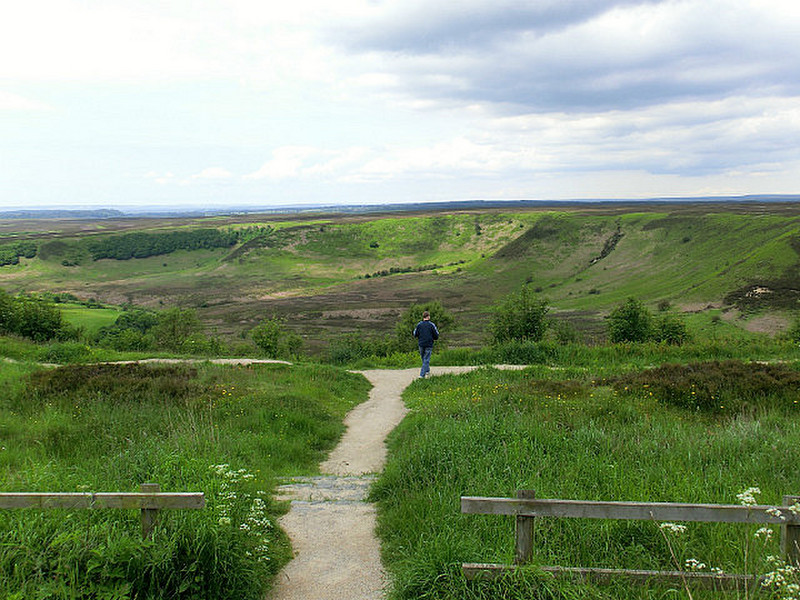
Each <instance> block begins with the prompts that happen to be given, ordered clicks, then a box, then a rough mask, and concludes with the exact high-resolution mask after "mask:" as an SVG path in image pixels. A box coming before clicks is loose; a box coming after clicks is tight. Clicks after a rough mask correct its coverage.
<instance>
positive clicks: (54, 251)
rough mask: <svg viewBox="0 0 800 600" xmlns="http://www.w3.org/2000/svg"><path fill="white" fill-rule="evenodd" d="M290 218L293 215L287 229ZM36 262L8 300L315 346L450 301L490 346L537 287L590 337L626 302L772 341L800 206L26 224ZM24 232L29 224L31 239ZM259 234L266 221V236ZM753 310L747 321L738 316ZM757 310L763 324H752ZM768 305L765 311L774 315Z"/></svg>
mask: <svg viewBox="0 0 800 600" xmlns="http://www.w3.org/2000/svg"><path fill="white" fill-rule="evenodd" d="M281 219H283V220H281ZM19 227H20V228H21V229H20V230H18V231H13V230H12V229H11V228H12V224H11V223H10V222H6V223H2V224H0V228H2V230H3V231H4V235H6V234H7V235H8V236H9V239H11V238H12V237H13V239H15V240H21V239H30V240H35V241H36V242H37V243H38V245H39V251H38V254H37V256H36V257H34V258H21V259H20V264H19V265H10V266H5V267H2V268H0V286H2V287H3V288H4V289H6V290H7V291H11V292H14V291H19V290H28V291H45V290H47V291H58V292H70V293H73V294H75V295H76V296H78V297H79V298H81V299H87V298H90V297H94V298H97V299H98V300H99V301H101V302H104V303H110V304H121V303H124V302H129V303H133V304H137V305H143V306H149V307H159V306H171V305H181V306H191V307H196V308H198V309H199V311H200V314H201V317H203V318H204V320H206V321H207V322H208V323H209V326H211V327H213V328H215V329H216V330H217V331H218V332H220V333H221V334H223V335H228V336H230V337H232V338H233V337H235V336H236V335H237V334H239V333H240V332H241V331H243V330H246V329H248V328H250V327H252V326H253V325H255V324H256V323H257V322H258V321H259V320H260V319H262V318H264V317H267V316H270V315H272V314H278V315H282V316H286V317H288V318H289V322H290V325H291V327H293V328H294V329H295V330H296V331H297V332H299V333H301V334H302V335H303V336H304V337H305V338H306V340H307V342H308V343H309V345H310V346H311V347H314V346H317V345H320V344H322V343H324V341H325V340H326V339H328V338H330V336H331V335H332V334H335V333H341V332H348V331H353V330H355V329H357V328H359V327H361V328H364V329H368V330H370V331H374V332H384V331H389V330H391V329H392V327H393V326H394V323H395V321H396V317H397V315H398V314H399V312H400V311H401V310H402V309H404V308H405V307H406V306H408V305H409V304H410V303H413V302H421V301H425V300H429V299H440V300H441V301H442V302H443V303H444V304H445V305H446V306H447V307H449V308H450V309H451V310H453V311H454V312H455V313H456V315H457V316H458V317H460V321H461V324H462V327H461V328H460V330H456V331H454V332H448V335H449V337H450V339H451V340H452V341H453V342H454V343H456V344H468V345H476V344H480V343H481V341H482V339H483V337H484V335H485V326H486V323H487V317H488V310H489V308H490V307H491V305H492V304H494V303H495V302H496V301H497V300H498V299H499V298H501V297H502V296H504V295H506V294H508V293H511V292H513V291H516V290H518V289H519V288H520V287H521V286H522V285H526V284H527V285H530V286H532V287H533V289H535V290H536V291H537V293H539V294H541V296H542V297H544V298H547V299H548V300H549V302H550V304H551V306H552V314H554V315H555V316H557V317H560V318H564V319H568V320H570V321H572V322H573V323H574V324H575V325H576V326H577V327H578V329H579V330H582V331H584V332H585V333H586V335H587V336H589V337H591V336H597V335H600V333H601V332H602V329H603V327H602V324H603V321H602V317H603V316H604V315H605V314H607V313H608V311H609V310H610V309H611V308H613V307H614V306H615V305H617V304H619V303H620V302H621V301H622V300H624V299H625V298H626V297H628V296H636V297H638V298H641V299H643V300H645V301H646V302H648V303H650V304H651V305H653V306H654V305H655V304H656V303H657V302H659V301H669V302H670V303H671V304H672V305H673V306H674V307H676V308H677V309H679V310H682V311H685V312H690V313H692V314H693V315H695V314H696V312H697V311H703V312H702V313H700V314H701V315H702V314H705V320H704V319H703V318H702V317H697V316H693V318H694V319H695V320H697V321H698V323H697V325H698V326H699V327H701V328H703V327H707V326H708V325H709V323H710V319H711V317H712V316H715V317H716V319H723V320H726V321H727V322H732V323H734V324H735V325H737V326H739V327H745V326H751V327H753V328H761V329H767V330H770V331H772V332H774V331H776V330H778V329H780V328H781V327H782V326H784V325H785V321H786V314H787V311H791V310H793V309H794V308H796V305H797V299H798V297H799V296H798V292H797V291H796V290H799V289H800V281H798V279H800V269H799V268H798V264H800V262H799V260H798V252H797V249H800V241H798V240H800V209H798V208H795V207H794V206H793V205H778V204H775V205H747V204H745V205H740V204H737V205H730V206H728V205H722V204H715V205H699V204H698V205H686V204H681V205H668V204H656V205H637V206H636V207H631V206H616V205H598V206H597V207H595V208H592V209H588V208H586V207H580V208H573V209H565V210H549V211H548V210H521V209H518V210H508V211H502V210H496V209H493V210H486V211H462V212H457V213H443V212H429V213H416V214H399V215H398V214H392V215H389V216H386V215H368V216H341V215H339V216H330V215H328V216H326V215H313V216H308V217H294V218H292V219H291V220H288V219H286V218H285V217H273V218H270V217H264V216H258V215H251V216H249V217H245V216H239V217H236V218H219V217H217V218H214V219H195V220H186V219H184V220H180V221H178V220H175V221H170V220H167V219H160V220H144V219H142V220H131V221H126V220H120V221H107V222H106V221H104V222H97V223H90V224H85V225H83V226H82V228H78V227H76V226H75V224H74V223H73V222H66V223H62V222H59V221H52V222H49V223H39V224H38V226H37V227H38V230H37V229H36V227H34V225H33V224H32V223H30V222H21V223H20V224H19ZM193 227H194V228H200V227H204V228H219V229H220V230H225V231H240V232H241V231H244V230H247V231H255V233H249V234H248V235H246V236H242V241H241V242H240V243H238V244H237V245H235V246H233V247H230V248H216V249H206V250H195V251H188V250H178V251H175V252H172V253H169V254H164V255H159V256H150V257H148V258H134V259H130V260H113V259H101V260H92V257H91V253H90V251H89V248H90V244H91V243H92V241H93V240H95V241H96V240H98V239H101V238H105V237H109V236H115V235H121V234H123V233H126V232H131V231H141V232H168V231H175V230H178V229H185V228H193ZM22 228H25V229H24V230H23V229H22ZM255 228H261V229H259V230H255ZM737 307H738V309H747V311H749V312H748V313H746V314H744V313H743V312H742V311H741V310H738V309H737ZM753 311H755V312H756V313H758V314H761V315H762V317H763V316H764V315H765V314H766V315H767V316H768V317H769V318H767V319H763V318H762V319H760V320H753V319H752V314H753ZM765 311H766V312H765Z"/></svg>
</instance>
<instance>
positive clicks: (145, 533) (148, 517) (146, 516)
mask: <svg viewBox="0 0 800 600" xmlns="http://www.w3.org/2000/svg"><path fill="white" fill-rule="evenodd" d="M139 491H140V492H141V493H143V494H158V493H160V492H161V486H160V485H159V484H157V483H142V484H140V485H139ZM158 510H159V509H157V508H143V509H142V510H141V511H140V512H141V519H142V539H145V540H149V539H150V538H152V537H153V531H154V530H155V528H156V524H157V523H158Z"/></svg>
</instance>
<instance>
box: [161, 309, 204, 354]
mask: <svg viewBox="0 0 800 600" xmlns="http://www.w3.org/2000/svg"><path fill="white" fill-rule="evenodd" d="M201 328H202V324H201V323H200V319H199V317H198V316H197V311H195V310H194V309H192V308H185V309H184V308H178V307H175V308H169V309H167V310H165V311H163V312H162V313H160V314H159V315H158V324H157V325H156V326H155V327H153V336H154V337H155V340H156V344H157V345H158V346H159V347H160V348H164V349H166V350H172V351H173V352H178V351H180V350H181V346H183V343H184V342H185V341H186V340H188V339H189V338H190V337H191V336H193V335H194V334H197V333H200V330H201Z"/></svg>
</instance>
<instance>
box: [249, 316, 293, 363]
mask: <svg viewBox="0 0 800 600" xmlns="http://www.w3.org/2000/svg"><path fill="white" fill-rule="evenodd" d="M250 337H252V338H253V342H255V344H256V346H258V349H259V350H261V352H262V353H263V354H264V356H266V357H267V358H290V357H292V356H297V355H298V354H300V351H301V349H302V345H303V339H302V338H301V337H300V336H299V335H297V334H296V333H293V332H291V331H287V330H286V319H281V318H280V317H276V316H274V315H273V316H272V318H270V319H264V320H263V321H261V323H259V324H258V325H257V326H256V327H254V328H253V329H252V330H251V331H250Z"/></svg>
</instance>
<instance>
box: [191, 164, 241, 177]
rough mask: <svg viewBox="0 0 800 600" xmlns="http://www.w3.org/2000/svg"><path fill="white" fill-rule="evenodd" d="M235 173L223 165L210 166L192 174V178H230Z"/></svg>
mask: <svg viewBox="0 0 800 600" xmlns="http://www.w3.org/2000/svg"><path fill="white" fill-rule="evenodd" d="M232 177H233V173H231V172H230V171H228V170H227V169H223V168H222V167H209V168H207V169H203V170H202V171H200V172H199V173H195V174H194V175H192V176H191V179H206V180H219V179H230V178H232Z"/></svg>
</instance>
